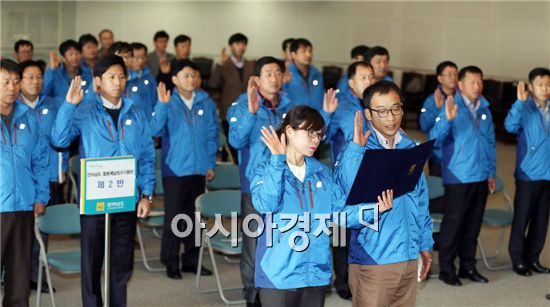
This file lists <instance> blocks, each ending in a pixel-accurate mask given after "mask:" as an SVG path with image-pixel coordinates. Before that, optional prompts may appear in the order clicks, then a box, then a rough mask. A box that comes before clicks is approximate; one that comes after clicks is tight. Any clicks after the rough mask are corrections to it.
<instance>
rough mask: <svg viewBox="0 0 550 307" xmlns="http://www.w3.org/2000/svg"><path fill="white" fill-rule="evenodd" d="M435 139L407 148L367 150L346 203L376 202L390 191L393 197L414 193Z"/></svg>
mask: <svg viewBox="0 0 550 307" xmlns="http://www.w3.org/2000/svg"><path fill="white" fill-rule="evenodd" d="M434 143H435V140H431V141H428V142H426V143H423V144H420V145H418V146H416V147H414V148H409V149H373V150H367V151H366V152H365V155H364V156H363V160H362V161H361V166H360V167H359V170H358V171H357V175H356V176H355V181H354V182H353V186H352V188H351V191H350V193H349V196H348V199H347V202H346V203H347V204H349V205H357V204H361V203H376V202H378V200H377V196H379V195H380V194H381V193H382V192H383V191H385V190H387V189H393V198H394V199H395V198H397V197H399V196H401V195H403V194H407V193H408V192H410V191H412V190H414V188H415V187H416V184H417V183H418V179H419V178H420V174H422V171H423V170H424V164H425V163H426V160H428V157H429V156H430V153H431V152H432V148H433V145H434Z"/></svg>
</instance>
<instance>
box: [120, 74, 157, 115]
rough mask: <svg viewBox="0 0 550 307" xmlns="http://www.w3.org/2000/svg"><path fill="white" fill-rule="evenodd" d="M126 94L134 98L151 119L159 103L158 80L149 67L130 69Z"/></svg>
mask: <svg viewBox="0 0 550 307" xmlns="http://www.w3.org/2000/svg"><path fill="white" fill-rule="evenodd" d="M126 96H127V97H128V98H130V99H132V100H134V103H135V104H136V105H137V106H139V107H140V108H141V109H142V110H143V112H145V116H146V117H147V119H148V120H149V121H151V116H152V114H153V110H154V108H155V105H156V104H157V80H156V79H155V77H154V76H153V75H152V74H151V71H150V70H149V68H147V67H145V68H143V70H142V71H141V72H137V71H135V70H129V71H128V81H127V83H126Z"/></svg>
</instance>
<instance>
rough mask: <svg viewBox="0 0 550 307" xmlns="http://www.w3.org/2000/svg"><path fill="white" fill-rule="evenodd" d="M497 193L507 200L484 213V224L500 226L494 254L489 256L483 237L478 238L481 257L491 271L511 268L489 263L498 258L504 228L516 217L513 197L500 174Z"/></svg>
mask: <svg viewBox="0 0 550 307" xmlns="http://www.w3.org/2000/svg"><path fill="white" fill-rule="evenodd" d="M495 179H496V185H497V186H496V190H495V194H496V193H501V194H502V197H503V198H504V200H505V203H504V204H500V207H501V208H500V209H498V208H489V209H485V212H484V214H483V225H487V226H492V227H499V228H500V233H499V238H498V241H497V250H496V252H495V254H494V255H492V256H487V254H486V251H485V248H484V247H483V243H482V242H481V239H480V238H479V237H478V238H477V244H478V245H479V251H480V253H481V258H482V259H483V263H484V264H485V267H486V268H487V269H488V270H490V271H497V270H505V269H509V268H510V266H509V265H508V266H494V265H491V264H490V263H489V259H496V258H497V257H498V256H499V255H500V252H501V251H502V249H503V247H504V229H505V228H506V227H508V226H512V220H513V218H514V208H513V205H512V199H511V198H510V196H509V195H508V193H506V191H505V190H504V181H503V180H502V178H501V177H500V176H496V178H495Z"/></svg>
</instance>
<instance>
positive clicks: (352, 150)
mask: <svg viewBox="0 0 550 307" xmlns="http://www.w3.org/2000/svg"><path fill="white" fill-rule="evenodd" d="M403 101H404V97H403V94H402V93H401V90H400V89H399V87H397V85H395V83H393V82H391V81H385V80H383V81H380V82H378V83H375V84H373V85H371V86H370V87H368V88H367V89H366V90H365V92H364V93H363V99H362V105H363V108H364V113H365V116H366V118H367V120H368V125H369V127H368V131H367V132H366V133H363V121H362V116H361V115H362V114H361V112H360V111H357V113H356V115H355V132H354V137H353V142H349V144H348V146H347V148H346V149H345V150H344V152H343V154H342V155H341V156H340V158H339V160H338V162H337V163H336V165H337V166H336V177H337V180H338V181H339V182H341V183H342V184H343V186H344V189H345V192H346V193H349V191H350V190H351V187H352V185H353V181H354V179H355V174H356V173H357V171H358V170H359V166H360V165H361V161H362V160H363V156H364V155H365V152H366V151H367V150H384V149H407V148H412V147H415V146H416V143H415V142H414V141H413V140H412V139H410V138H409V137H408V136H407V135H406V134H405V132H403V131H402V130H401V121H402V119H403ZM369 136H370V137H369ZM359 144H361V145H359ZM388 162H389V163H391V161H388ZM359 207H360V206H346V208H345V211H346V213H347V227H348V228H349V229H350V230H351V239H350V242H349V249H350V252H349V259H348V263H349V285H350V289H351V293H352V303H353V306H414V305H415V300H416V289H417V280H418V279H419V278H420V279H425V278H426V277H427V275H428V272H429V270H430V267H431V263H432V245H433V240H432V220H431V218H430V214H429V210H428V189H427V184H426V178H425V177H424V175H423V174H422V176H421V177H420V180H419V181H418V183H417V185H416V187H415V189H414V190H413V191H411V192H409V193H407V194H405V195H402V196H400V197H397V198H395V199H393V207H392V208H391V209H390V210H387V211H384V212H381V211H380V212H381V213H380V214H379V230H378V231H377V230H373V229H371V228H369V227H365V226H363V225H362V224H361V223H360V220H364V218H365V216H362V217H361V216H360V213H359ZM379 208H380V207H379ZM367 218H368V215H367ZM371 218H373V217H372V215H371ZM419 257H420V258H421V262H422V263H421V269H420V272H419V271H418V270H419V263H418V258H419Z"/></svg>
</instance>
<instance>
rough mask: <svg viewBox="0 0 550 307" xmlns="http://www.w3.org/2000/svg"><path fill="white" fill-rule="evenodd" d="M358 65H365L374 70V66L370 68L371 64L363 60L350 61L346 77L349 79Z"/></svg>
mask: <svg viewBox="0 0 550 307" xmlns="http://www.w3.org/2000/svg"><path fill="white" fill-rule="evenodd" d="M359 66H362V67H367V68H370V70H372V71H374V68H372V65H370V64H369V63H367V62H365V61H359V62H355V63H352V64H351V65H350V66H348V73H347V74H348V79H351V78H353V77H354V76H355V73H356V72H357V67H359Z"/></svg>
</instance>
